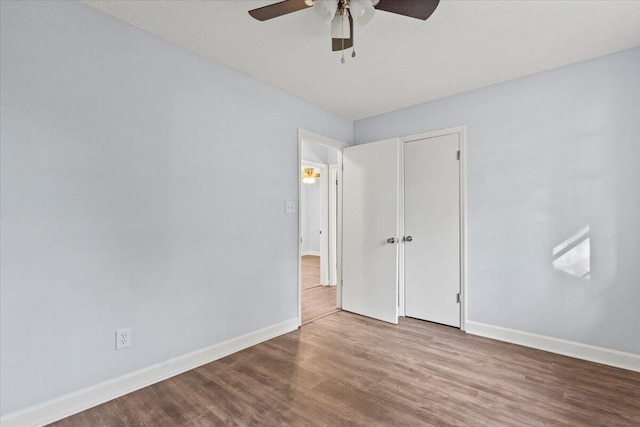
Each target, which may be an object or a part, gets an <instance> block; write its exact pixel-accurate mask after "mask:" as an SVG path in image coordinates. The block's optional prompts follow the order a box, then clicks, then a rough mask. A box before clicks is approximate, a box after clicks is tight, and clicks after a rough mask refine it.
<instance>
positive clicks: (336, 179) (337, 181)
mask: <svg viewBox="0 0 640 427" xmlns="http://www.w3.org/2000/svg"><path fill="white" fill-rule="evenodd" d="M337 186H338V180H337V179H336V187H337Z"/></svg>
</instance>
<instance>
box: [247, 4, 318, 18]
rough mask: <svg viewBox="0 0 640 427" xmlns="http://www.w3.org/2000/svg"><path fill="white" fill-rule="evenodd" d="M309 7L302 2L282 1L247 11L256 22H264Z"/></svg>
mask: <svg viewBox="0 0 640 427" xmlns="http://www.w3.org/2000/svg"><path fill="white" fill-rule="evenodd" d="M308 7H311V6H309V5H308V4H307V3H305V1H304V0H284V1H281V2H280V3H276V4H270V5H268V6H264V7H259V8H257V9H253V10H250V11H249V15H251V16H253V17H254V18H256V19H257V20H258V21H266V20H267V19H271V18H277V17H278V16H282V15H286V14H287V13H291V12H297V11H299V10H302V9H306V8H308Z"/></svg>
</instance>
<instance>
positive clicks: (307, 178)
mask: <svg viewBox="0 0 640 427" xmlns="http://www.w3.org/2000/svg"><path fill="white" fill-rule="evenodd" d="M316 178H320V172H315V173H314V172H313V168H302V182H304V183H305V184H313V183H314V182H316Z"/></svg>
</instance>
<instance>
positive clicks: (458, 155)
mask: <svg viewBox="0 0 640 427" xmlns="http://www.w3.org/2000/svg"><path fill="white" fill-rule="evenodd" d="M456 158H457V159H458V160H460V150H458V154H456Z"/></svg>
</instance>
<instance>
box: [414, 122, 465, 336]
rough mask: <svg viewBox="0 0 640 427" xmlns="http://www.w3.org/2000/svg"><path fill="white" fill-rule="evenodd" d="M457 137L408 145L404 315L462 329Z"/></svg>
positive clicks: (436, 138) (442, 137)
mask: <svg viewBox="0 0 640 427" xmlns="http://www.w3.org/2000/svg"><path fill="white" fill-rule="evenodd" d="M459 149H460V143H459V135H458V134H452V135H444V136H438V137H434V138H427V139H422V140H418V141H411V142H406V143H404V165H405V182H404V206H405V211H404V221H405V223H404V227H405V236H411V241H410V242H409V241H406V242H405V244H404V256H405V315H406V316H410V317H415V318H418V319H423V320H429V321H432V322H438V323H443V324H445V325H451V326H456V327H460V304H459V303H458V301H457V296H458V293H459V292H460V259H461V258H460V162H459V160H458V157H457V154H458V150H459Z"/></svg>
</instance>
